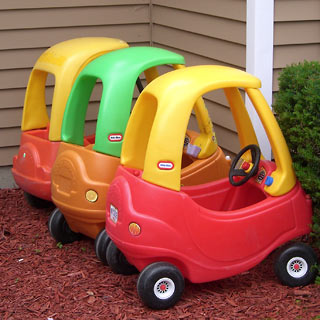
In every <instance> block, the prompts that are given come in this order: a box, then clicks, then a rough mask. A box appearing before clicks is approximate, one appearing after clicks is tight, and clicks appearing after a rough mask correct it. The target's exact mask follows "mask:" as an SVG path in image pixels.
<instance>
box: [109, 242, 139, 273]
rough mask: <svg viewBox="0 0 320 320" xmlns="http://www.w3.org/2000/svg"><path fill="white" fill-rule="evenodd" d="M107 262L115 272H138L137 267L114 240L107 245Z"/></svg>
mask: <svg viewBox="0 0 320 320" xmlns="http://www.w3.org/2000/svg"><path fill="white" fill-rule="evenodd" d="M106 257H107V263H108V265H109V266H110V268H111V270H112V271H113V272H114V273H118V274H123V275H130V274H134V273H137V272H138V270H137V269H136V267H134V266H133V265H131V264H130V263H129V262H128V261H127V259H126V257H125V256H124V254H123V253H122V252H121V251H120V250H119V249H118V248H117V246H116V245H115V244H114V242H113V241H112V240H110V242H109V244H108V247H107V255H106Z"/></svg>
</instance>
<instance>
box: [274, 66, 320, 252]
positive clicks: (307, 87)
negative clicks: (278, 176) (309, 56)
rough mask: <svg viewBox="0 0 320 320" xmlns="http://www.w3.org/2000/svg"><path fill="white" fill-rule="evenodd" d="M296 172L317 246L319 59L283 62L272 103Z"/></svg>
mask: <svg viewBox="0 0 320 320" xmlns="http://www.w3.org/2000/svg"><path fill="white" fill-rule="evenodd" d="M273 107H274V110H275V112H276V116H277V120H278V122H279V125H280V127H281V130H282V133H283V135H284V136H285V139H286V141H287V144H288V147H289V150H290V153H291V156H292V160H293V165H294V169H295V172H296V175H297V177H298V179H299V181H300V182H301V184H302V187H303V188H304V190H305V191H306V192H307V193H308V194H309V195H310V196H311V197H312V201H313V219H314V220H313V222H314V223H313V236H314V239H315V241H316V242H317V245H318V246H319V247H320V63H319V62H318V61H312V62H308V61H305V62H303V63H299V64H293V65H291V66H287V67H286V68H284V69H283V70H282V72H281V73H280V76H279V92H278V93H277V94H276V101H275V104H274V105H273Z"/></svg>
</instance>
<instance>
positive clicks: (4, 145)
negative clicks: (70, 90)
mask: <svg viewBox="0 0 320 320" xmlns="http://www.w3.org/2000/svg"><path fill="white" fill-rule="evenodd" d="M149 9H150V7H149V0H113V1H110V0H108V1H104V0H92V1H87V0H60V1H51V0H41V1H38V0H2V1H1V2H0V166H7V165H11V164H12V156H13V155H14V154H15V153H16V152H17V150H18V146H19V142H20V122H21V117H22V108H23V102H24V95H25V89H26V85H27V82H28V78H29V74H30V72H31V69H32V67H33V65H34V63H35V61H36V60H37V58H38V57H39V56H40V55H41V53H42V52H43V51H44V50H45V49H47V48H48V47H50V46H52V45H54V44H56V43H58V42H60V41H63V40H67V39H71V38H76V37H85V36H105V37H113V38H120V39H123V40H125V41H127V42H128V43H129V44H130V45H150V10H149ZM48 85H49V88H48V94H47V103H48V104H50V101H51V96H52V85H53V81H52V80H51V81H49V82H48ZM98 87H99V86H98ZM99 97H100V92H99V88H97V89H96V90H95V93H94V94H93V98H92V101H93V103H92V107H91V108H89V109H88V115H87V119H88V120H89V121H88V127H89V128H88V130H89V131H91V130H90V127H94V126H95V119H96V115H97V110H98V102H97V101H98V100H99Z"/></svg>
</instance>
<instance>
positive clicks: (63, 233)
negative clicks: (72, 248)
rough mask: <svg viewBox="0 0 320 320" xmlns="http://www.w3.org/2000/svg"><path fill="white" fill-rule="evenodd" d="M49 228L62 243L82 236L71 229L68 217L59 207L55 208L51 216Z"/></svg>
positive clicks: (53, 235) (52, 234)
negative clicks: (66, 217) (65, 216)
mask: <svg viewBox="0 0 320 320" xmlns="http://www.w3.org/2000/svg"><path fill="white" fill-rule="evenodd" d="M48 229H49V232H50V234H51V236H52V237H53V238H54V239H55V240H56V241H57V242H61V243H62V244H66V243H71V242H74V241H77V240H80V238H81V235H80V234H79V233H76V232H73V231H72V230H71V229H70V227H69V226H68V223H67V221H66V219H65V218H64V216H63V214H62V213H61V211H60V210H59V209H58V208H56V209H54V210H53V212H52V213H51V215H50V217H49V221H48Z"/></svg>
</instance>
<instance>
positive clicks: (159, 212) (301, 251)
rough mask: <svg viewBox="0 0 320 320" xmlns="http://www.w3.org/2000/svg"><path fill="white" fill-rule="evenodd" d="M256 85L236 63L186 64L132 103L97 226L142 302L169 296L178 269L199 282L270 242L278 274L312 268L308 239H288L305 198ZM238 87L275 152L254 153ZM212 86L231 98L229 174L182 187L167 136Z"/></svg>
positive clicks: (164, 303)
mask: <svg viewBox="0 0 320 320" xmlns="http://www.w3.org/2000/svg"><path fill="white" fill-rule="evenodd" d="M259 87H260V81H259V80H258V79H257V78H255V77H253V76H251V75H249V74H247V73H245V72H243V71H240V70H236V69H233V68H227V67H222V66H196V67H189V68H186V69H182V70H176V71H173V72H170V73H168V74H166V75H163V76H161V77H159V78H158V79H156V80H155V81H154V82H152V83H151V84H149V85H148V86H147V87H146V88H145V89H144V91H143V92H142V94H141V95H140V97H139V99H138V101H137V103H136V105H135V108H134V109H133V113H132V115H131V117H130V120H129V123H128V127H127V130H126V133H125V137H124V142H123V149H122V154H121V164H122V165H121V166H120V167H119V168H118V170H117V173H116V177H115V179H114V180H113V183H112V184H111V186H110V188H109V193H108V195H107V219H106V232H107V233H108V235H109V236H110V238H111V239H112V241H110V243H109V244H108V247H107V251H106V257H107V261H108V264H109V265H110V266H111V268H112V270H113V271H114V272H117V273H128V270H129V271H130V272H131V271H132V270H133V269H132V265H133V266H134V267H136V268H137V269H138V270H139V271H140V272H141V273H140V276H139V279H138V284H137V288H138V293H139V296H140V297H141V299H142V300H143V302H144V303H145V304H146V305H148V306H149V307H151V308H155V309H164V308H168V307H170V306H172V305H174V304H175V303H176V302H177V301H178V300H179V299H180V297H181V295H182V292H183V289H184V278H187V279H188V280H189V281H191V282H194V283H200V282H208V281H213V280H218V279H222V278H226V277H230V276H232V275H236V274H239V273H241V272H243V271H245V270H248V269H250V268H252V267H254V266H255V265H257V264H258V263H259V262H261V261H262V260H263V259H265V258H266V257H267V256H268V255H269V254H270V253H271V252H272V251H274V250H275V249H277V248H279V247H280V248H279V252H278V256H277V259H276V262H275V272H276V275H277V276H278V278H279V279H280V281H281V282H282V283H284V284H286V285H289V286H302V285H307V284H308V283H310V282H312V281H313V280H314V279H315V277H316V269H314V268H313V265H314V264H316V263H317V257H316V255H315V253H314V251H313V250H312V248H311V247H309V246H308V245H306V244H304V243H299V242H290V240H293V239H295V238H297V237H299V236H302V235H306V234H308V233H309V232H310V225H311V216H312V209H311V199H310V198H309V197H308V196H307V195H306V194H305V193H304V191H303V190H302V188H301V186H300V183H299V182H298V181H297V180H296V177H295V174H294V171H293V169H292V162H291V157H290V154H289V151H288V148H287V145H286V142H285V140H284V138H283V135H282V133H281V130H280V128H279V126H278V124H277V122H276V120H275V118H274V116H273V114H272V111H271V109H270V108H269V106H268V105H267V103H266V101H265V99H264V98H263V96H262V94H261V92H260V91H259V89H258V88H259ZM238 88H244V90H245V91H246V93H247V94H248V96H249V98H250V100H251V102H252V104H253V106H254V107H255V109H256V111H257V114H258V115H259V117H260V120H261V122H262V124H263V126H264V128H265V131H266V133H267V136H268V138H269V141H270V144H271V147H272V150H273V155H274V158H275V161H268V160H265V159H263V157H262V156H261V155H260V149H259V147H258V142H257V139H256V136H255V133H254V130H253V127H252V124H251V122H250V120H249V117H248V113H247V111H246V108H245V105H244V102H243V100H242V97H241V95H240V93H239V90H238ZM217 89H223V90H224V92H225V95H226V98H227V100H228V102H229V104H230V108H231V111H232V114H233V117H234V119H235V122H236V126H237V130H238V134H239V138H240V145H241V147H242V150H241V151H240V153H239V154H238V155H237V156H236V158H235V159H234V160H233V163H232V165H231V168H230V173H229V179H228V178H227V177H226V178H223V179H220V180H218V181H213V182H209V183H206V184H201V185H197V186H187V187H183V186H182V187H181V186H180V172H181V157H182V148H177V146H176V145H175V144H177V145H178V144H182V142H183V138H184V132H185V128H186V127H187V123H188V120H189V117H190V114H191V110H192V107H193V105H194V103H195V101H196V99H197V98H199V97H200V96H201V95H203V94H205V93H207V92H210V91H212V90H217ZM176 112H178V114H179V116H178V117H174V116H173V115H174V114H175V113H176ZM151 114H152V117H151ZM142 119H148V121H149V122H150V123H148V124H147V125H146V120H144V122H143V121H142ZM163 119H167V120H166V121H163ZM139 124H143V125H144V127H141V128H139V127H137V125H138V126H139ZM146 128H147V129H146ZM163 137H170V138H171V139H163ZM163 141H165V142H166V143H165V145H164V144H163ZM137 145H139V154H138V155H137V154H136V152H137V149H136V146H137ZM283 245H284V246H283ZM130 268H131V269H130Z"/></svg>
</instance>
